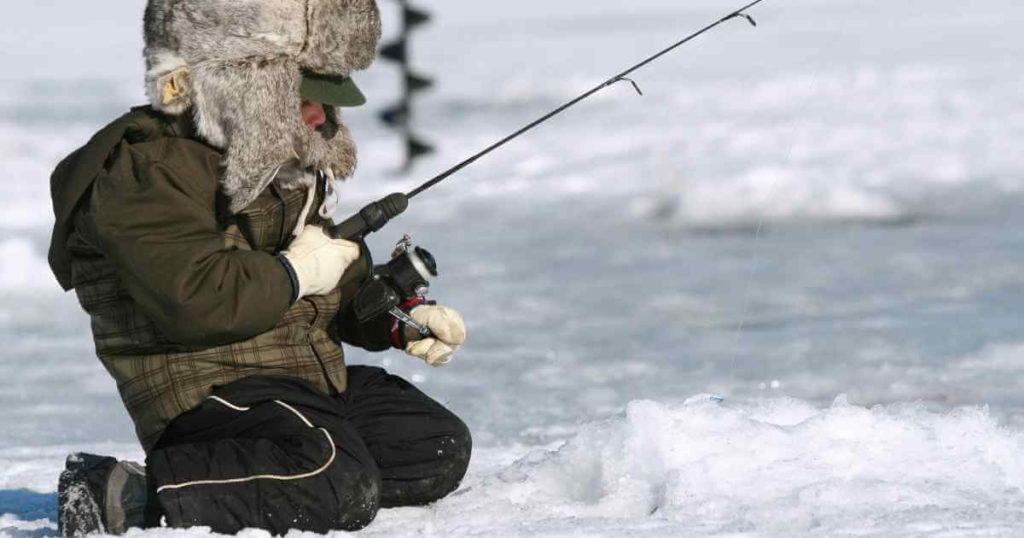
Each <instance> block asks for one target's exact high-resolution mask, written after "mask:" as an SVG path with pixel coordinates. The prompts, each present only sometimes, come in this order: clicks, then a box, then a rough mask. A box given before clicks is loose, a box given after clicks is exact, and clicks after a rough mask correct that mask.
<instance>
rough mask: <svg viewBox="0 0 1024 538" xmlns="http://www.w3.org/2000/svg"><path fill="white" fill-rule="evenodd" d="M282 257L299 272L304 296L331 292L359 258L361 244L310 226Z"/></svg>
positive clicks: (299, 286)
mask: <svg viewBox="0 0 1024 538" xmlns="http://www.w3.org/2000/svg"><path fill="white" fill-rule="evenodd" d="M281 256H282V257H283V258H285V259H286V260H288V263H289V264H290V265H291V267H292V270H293V271H294V272H295V279H296V280H297V281H298V288H299V294H298V298H299V299H301V298H303V297H307V296H309V295H326V294H328V293H330V292H331V290H333V289H334V288H335V286H337V285H338V282H339V281H340V280H341V275H342V274H344V273H345V270H346V269H348V266H350V265H352V262H354V261H356V260H357V259H359V245H358V244H356V243H353V242H352V241H347V240H345V239H331V238H330V237H328V236H327V234H326V233H324V231H323V229H322V228H320V227H319V226H306V227H305V228H303V230H302V233H300V234H299V235H298V236H297V237H296V238H295V239H293V240H292V243H291V244H290V245H288V250H286V251H284V252H282V253H281Z"/></svg>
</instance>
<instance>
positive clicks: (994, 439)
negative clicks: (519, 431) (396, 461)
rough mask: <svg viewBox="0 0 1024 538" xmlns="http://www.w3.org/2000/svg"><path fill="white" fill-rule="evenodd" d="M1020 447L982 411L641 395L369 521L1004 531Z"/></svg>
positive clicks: (672, 529)
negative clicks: (440, 495)
mask: <svg viewBox="0 0 1024 538" xmlns="http://www.w3.org/2000/svg"><path fill="white" fill-rule="evenodd" d="M1022 449H1024V437H1022V435H1021V434H1020V433H1019V432H1016V431H1010V430H1006V429H1003V428H1001V427H1000V426H999V425H998V424H997V423H996V422H995V420H994V419H993V418H992V417H991V416H989V414H988V411H987V410H986V409H979V408H964V409H959V410H956V411H953V412H950V413H946V414H936V413H932V412H929V411H927V410H926V409H925V408H924V406H922V405H918V404H898V405H892V406H878V407H874V408H871V409H867V408H863V407H857V406H852V405H848V404H847V403H846V400H845V397H842V396H841V397H839V398H837V399H836V402H835V403H834V404H833V405H832V406H831V407H830V408H828V409H824V410H818V409H815V408H814V407H813V406H811V405H810V404H808V403H806V402H802V401H798V400H791V399H773V400H762V401H756V402H751V403H743V404H730V403H725V404H719V403H717V402H716V401H715V399H714V398H707V397H699V398H692V399H691V400H689V401H688V402H687V403H686V404H683V405H676V406H671V405H665V404H661V403H657V402H653V401H635V402H633V403H631V404H629V406H628V408H627V410H626V412H625V416H624V417H622V418H618V419H614V420H610V421H606V422H602V423H595V424H590V425H585V426H583V427H581V429H580V431H579V433H578V435H577V436H576V437H574V438H573V439H571V440H569V441H568V442H566V443H565V444H564V445H562V446H560V447H558V448H555V449H545V450H534V451H531V452H529V453H528V454H527V455H526V456H525V457H523V458H521V459H519V460H518V461H516V462H515V463H513V464H511V465H507V466H505V467H504V468H501V469H499V470H497V471H496V472H495V473H494V474H493V475H491V476H489V477H486V478H484V479H482V480H480V481H478V482H477V483H475V484H474V483H471V484H469V486H468V487H467V488H465V489H464V490H463V491H462V492H460V493H458V494H456V495H455V496H453V497H450V498H449V499H447V500H445V501H443V502H442V503H440V504H439V505H438V506H437V507H436V508H435V509H433V510H432V511H430V512H428V513H424V512H425V510H423V509H419V510H412V509H406V510H405V511H404V512H407V513H405V514H402V512H403V510H399V511H394V512H392V513H384V514H382V515H383V517H382V518H381V521H380V522H379V523H378V524H375V525H374V527H371V529H370V531H371V533H374V532H384V533H388V534H391V533H395V532H409V533H410V534H411V533H412V532H413V531H414V530H424V531H428V532H430V531H434V532H438V533H440V534H442V535H468V534H474V533H476V532H480V531H482V530H484V529H485V528H488V527H491V530H494V529H493V526H494V525H495V524H498V522H499V521H500V528H501V529H502V531H503V532H504V533H509V534H513V535H515V534H519V533H527V532H529V533H540V534H547V535H560V534H564V533H566V532H570V531H574V532H579V531H581V530H585V533H586V534H588V535H590V534H597V535H600V534H603V533H604V532H605V529H615V530H614V531H608V534H609V535H621V534H622V532H623V529H624V526H625V528H626V529H629V530H632V531H636V532H640V533H644V534H649V535H676V536H694V535H703V534H718V533H735V532H751V533H755V535H757V536H790V535H792V533H799V534H800V535H810V534H813V535H829V536H834V535H839V534H842V535H846V534H857V535H866V536H891V535H896V534H902V535H907V534H914V533H927V532H932V531H938V530H943V531H945V532H947V533H948V534H944V535H948V536H960V535H967V534H971V533H976V532H979V531H980V530H981V529H985V530H986V531H987V532H992V533H994V534H996V535H999V534H1001V532H1003V531H1005V532H1007V533H1009V529H1011V528H1012V527H1013V525H1015V524H1019V523H1020V522H1021V520H1022V519H1024V510H1020V509H1019V508H1017V506H1020V505H1021V503H1022V502H1024V498H1022V495H1021V491H1020V487H1021V485H1022V484H1024V466H1022V464H1021V463H1020V461H1019V454H1020V453H1021V452H1022ZM396 512H397V513H396ZM395 516H399V517H395ZM510 520H511V521H510ZM611 521H614V523H611ZM609 523H611V524H610V525H609ZM410 525H412V526H413V527H414V528H410ZM958 529H959V530H958ZM958 533H962V534H958Z"/></svg>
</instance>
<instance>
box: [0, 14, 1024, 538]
mask: <svg viewBox="0 0 1024 538" xmlns="http://www.w3.org/2000/svg"><path fill="white" fill-rule="evenodd" d="M104 6H105V7H107V9H97V8H96V6H95V5H94V4H92V3H82V2H71V1H69V0H54V1H48V2H37V3H31V4H15V3H9V5H8V4H5V5H4V6H3V7H0V21H3V22H0V25H2V26H3V31H0V47H2V48H3V50H4V51H6V52H5V54H4V55H3V56H0V66H2V67H3V70H2V71H0V163H2V169H0V170H2V172H3V174H2V175H0V184H2V185H3V192H4V196H3V197H0V337H2V342H3V347H2V349H0V369H2V370H0V372H2V375H3V378H2V379H3V380H2V381H0V535H9V536H19V537H20V536H45V535H52V534H53V533H55V532H56V524H55V521H56V520H55V502H56V494H55V489H56V483H57V474H58V473H59V471H60V470H61V468H62V466H63V459H64V457H65V455H66V454H67V453H69V452H72V451H76V450H87V451H93V452H98V453H103V454H111V455H115V456H117V457H120V458H128V459H140V458H141V457H142V454H141V451H140V450H139V448H138V447H137V446H136V445H135V441H134V438H133V434H132V431H131V426H130V422H129V420H128V417H127V415H126V413H125V412H124V411H123V409H122V406H121V404H120V401H119V399H118V396H117V393H116V387H115V386H114V385H113V383H112V382H111V381H110V379H109V376H108V375H107V374H106V372H105V371H104V370H103V368H102V366H101V365H100V364H99V362H98V361H97V360H96V359H95V358H94V357H93V346H92V340H91V337H90V334H89V325H88V319H87V318H86V317H85V315H84V314H83V313H81V311H80V309H79V307H78V304H77V301H76V300H75V298H74V297H73V295H65V294H63V293H61V292H60V290H59V287H58V285H57V283H56V282H55V281H54V279H53V277H52V276H51V275H50V273H49V270H48V267H47V265H46V247H47V244H48V235H49V226H50V223H51V221H50V219H51V215H50V210H49V201H48V188H49V186H48V181H47V178H48V176H49V172H50V170H51V169H52V167H53V165H54V164H55V163H56V162H57V160H59V159H60V158H61V157H62V156H63V155H65V154H66V153H68V152H69V151H71V150H73V149H74V148H75V147H77V146H78V145H80V144H81V143H83V142H84V141H85V140H86V139H87V138H88V137H89V136H90V135H91V134H92V133H93V132H94V131H95V130H96V129H97V128H99V127H100V126H102V125H103V124H104V123H105V122H106V121H108V120H110V119H112V118H114V117H116V116H117V115H119V114H120V113H122V112H123V111H124V110H126V109H127V108H128V107H129V106H132V105H135V104H138V103H140V102H142V93H141V88H142V84H141V80H142V74H141V73H142V65H141V55H140V50H141V38H140V37H139V35H138V33H139V21H140V19H141V10H142V6H143V2H142V1H141V0H130V1H129V0H118V1H108V2H105V3H104ZM382 7H383V8H384V9H385V12H386V16H387V18H386V23H390V25H391V28H390V31H391V32H393V31H394V21H395V15H396V13H394V8H395V6H394V5H393V4H389V3H387V2H382ZM424 7H427V8H428V9H429V10H431V11H432V12H433V13H434V15H435V17H436V21H435V23H434V24H432V25H431V26H429V27H427V28H426V29H424V30H423V31H420V32H418V33H416V34H415V35H414V38H413V49H412V50H413V57H414V63H415V64H416V68H417V70H418V71H422V72H424V73H425V74H428V75H431V76H434V77H436V78H437V80H438V86H437V88H436V90H435V91H434V92H431V93H429V94H426V95H425V96H424V97H423V98H421V99H419V100H418V101H417V110H418V111H419V112H420V116H419V117H418V119H417V127H416V130H417V131H418V132H419V133H421V134H422V135H423V136H424V137H425V138H427V139H428V140H432V141H434V142H436V143H438V144H439V149H440V151H439V153H438V154H437V155H436V156H434V157H432V158H430V159H427V160H426V161H425V162H423V163H422V164H421V165H420V166H419V167H418V168H417V169H416V170H415V171H414V173H411V174H397V173H396V172H395V167H396V165H397V163H396V155H397V154H398V152H399V150H400V147H399V144H400V142H399V140H398V138H397V137H396V136H394V134H393V133H391V132H389V131H387V130H386V129H385V128H383V127H381V126H380V125H379V124H378V123H377V120H376V118H375V114H376V111H377V110H379V109H381V108H383V107H384V106H386V105H387V104H389V103H390V102H391V101H392V100H393V99H395V98H396V91H397V81H396V71H395V69H394V68H393V67H392V66H389V65H387V64H384V63H379V64H377V65H376V66H375V67H374V68H373V69H371V70H370V71H368V72H366V73H362V74H360V75H359V78H358V79H357V80H358V82H359V83H360V86H361V87H362V88H363V89H364V91H365V92H366V93H367V94H368V95H369V96H370V104H371V106H369V107H367V108H365V109H361V110H353V111H351V112H349V113H347V119H348V121H349V123H350V125H351V127H352V130H353V132H354V135H355V137H356V139H357V141H358V142H359V148H360V168H359V172H358V174H357V177H356V178H355V179H354V180H352V181H350V182H348V183H347V184H346V185H345V186H344V188H343V204H342V207H341V208H340V209H339V211H338V214H339V215H345V214H348V213H350V212H351V211H352V210H354V209H356V208H358V207H360V206H361V205H362V204H363V203H365V202H366V201H368V200H370V199H371V198H372V197H374V196H379V195H382V194H385V193H388V192H391V191H393V190H398V189H408V188H409V187H411V186H412V185H414V184H416V183H418V182H420V181H422V180H424V179H426V178H428V177H431V176H432V175H433V174H434V173H436V172H438V171H440V170H443V169H445V168H447V167H448V166H450V165H451V164H454V163H455V162H457V161H459V160H461V159H462V158H464V157H466V156H467V154H468V153H471V152H472V151H475V150H476V149H478V148H482V147H484V146H486V145H487V144H489V143H490V142H493V141H494V140H496V139H498V138H500V137H501V136H503V135H505V134H507V133H508V132H510V131H512V130H514V129H515V128H517V127H519V126H521V125H522V124H524V123H525V122H527V121H529V120H531V119H533V118H535V117H537V116H539V115H540V114H542V113H544V112H546V111H547V110H550V109H552V108H554V107H555V106H557V105H559V104H560V103H562V102H564V101H566V100H568V99H570V98H571V97H573V96H575V95H576V94H578V93H580V92H582V91H584V90H586V89H588V88H590V87H591V86H593V85H594V84H595V83H597V82H598V81H600V80H604V79H605V78H607V77H608V76H609V75H610V74H612V73H614V72H615V71H617V70H619V69H621V68H623V67H625V66H627V65H630V64H632V63H633V62H635V61H637V60H639V59H640V58H642V57H643V56H646V55H648V54H650V53H652V52H654V51H655V50H658V49H659V48H660V47H663V46H665V45H667V44H668V43H671V42H673V41H674V40H676V39H678V38H679V37H681V35H683V34H685V33H687V32H688V31H691V30H694V29H696V28H699V27H701V26H703V25H704V24H706V23H707V22H709V21H711V20H714V19H715V18H716V17H719V16H721V15H722V14H723V13H724V12H726V11H728V10H729V9H731V8H734V7H736V6H733V5H731V3H727V2H721V1H718V0H715V1H712V0H699V1H692V2H679V1H677V0H645V1H635V2H623V1H621V0H589V1H586V2H583V1H575V2H568V1H563V2H541V1H539V0H524V1H521V2H514V3H495V2H487V3H480V2H469V1H468V0H444V1H439V2H433V3H427V4H424ZM753 15H754V16H755V17H756V18H757V20H758V22H759V26H758V27H757V28H756V29H754V28H750V27H749V25H746V24H745V23H742V21H736V23H735V24H730V25H727V26H725V27H723V28H721V29H719V30H716V31H715V32H714V33H712V34H709V35H707V36H705V37H702V38H701V39H700V40H698V41H696V42H694V43H692V44H691V45H689V46H688V47H687V48H684V49H683V50H681V51H680V52H679V53H676V54H674V55H672V56H669V57H666V58H665V59H663V60H661V61H660V62H659V63H657V64H655V65H653V66H651V67H650V68H648V69H645V70H643V71H641V72H639V73H637V74H636V76H635V77H634V78H635V79H636V80H637V82H638V83H639V84H640V85H641V87H642V88H643V90H644V93H645V95H644V97H642V98H640V97H638V96H637V95H636V94H635V92H633V90H632V89H630V88H629V87H628V86H626V85H621V86H615V87H613V88H611V89H609V90H607V91H606V92H605V93H602V94H601V95H600V96H599V97H598V98H596V99H594V100H592V101H589V102H587V103H586V104H584V105H581V106H580V107H579V108H577V109H574V110H573V111H571V112H569V113H567V114H565V115H563V116H561V117H559V118H558V119H557V120H556V121H554V122H552V123H549V124H546V125H545V126H544V127H542V128H541V129H539V130H537V131H535V132H533V133H531V134H530V135H528V136H527V137H526V138H523V139H521V140H519V141H517V142H515V143H513V144H511V145H509V146H508V147H506V148H505V149H503V150H502V151H501V152H499V153H496V154H494V155H493V156H490V157H488V158H487V159H486V160H484V161H481V162H480V163H479V164H477V165H474V166H473V167H471V168H469V169H467V170H466V171H464V172H463V173H461V174H460V175H459V176H456V177H455V178H453V179H452V180H450V182H449V183H447V184H445V185H444V186H442V187H439V188H437V189H435V190H432V191H431V192H430V193H429V195H424V196H423V197H421V198H417V200H416V203H415V205H414V206H413V207H412V209H411V210H410V211H409V212H408V213H407V214H406V215H404V216H403V217H402V218H401V219H399V220H398V221H396V222H395V223H393V224H392V225H391V226H390V227H389V228H388V229H386V230H385V231H384V232H382V233H381V234H378V236H377V237H374V238H373V241H372V243H371V245H372V246H373V247H374V248H375V250H376V252H378V253H384V252H388V251H390V246H391V245H392V244H393V243H394V241H396V240H397V239H398V238H400V237H401V234H402V233H403V232H411V233H412V235H413V237H414V239H415V240H416V241H417V242H419V243H422V244H423V245H424V246H426V247H427V248H429V249H430V250H431V251H432V252H433V253H434V254H435V255H436V256H437V257H438V263H439V268H440V271H441V278H440V280H439V281H438V283H437V285H436V286H435V288H434V294H435V296H436V297H438V298H443V300H444V301H445V302H446V303H450V304H452V305H453V306H456V307H458V308H459V310H460V311H461V312H462V313H463V314H464V316H465V318H466V320H467V322H468V323H469V332H470V340H469V342H468V344H467V346H466V347H465V348H464V349H463V350H462V351H461V352H460V355H459V356H457V357H456V359H455V360H454V362H453V364H452V365H450V366H449V367H447V368H445V369H441V370H434V369H427V368H424V367H423V366H422V365H421V364H419V363H417V362H415V361H413V360H411V359H408V358H407V357H404V356H403V355H401V354H388V355H368V354H363V353H360V352H359V351H358V350H355V351H352V352H350V355H349V356H350V359H351V362H358V363H368V364H382V365H384V366H385V367H387V368H388V369H389V370H391V371H393V372H395V373H398V374H400V375H403V376H405V377H406V378H408V379H411V380H413V381H414V382H415V383H416V384H417V385H419V386H420V387H422V388H423V389H424V390H425V391H427V392H428V393H429V394H431V395H432V396H434V397H436V398H438V399H439V400H440V401H442V402H444V403H445V404H446V405H448V406H450V407H451V408H452V409H453V410H454V411H455V412H456V413H458V414H459V415H460V416H462V417H463V418H464V419H465V420H466V422H467V423H468V424H469V425H470V427H471V429H472V430H473V433H474V441H475V451H474V460H473V464H472V466H471V468H470V472H469V475H468V477H467V479H466V481H465V483H464V484H463V486H462V488H461V489H460V491H458V492H457V493H456V494H455V495H453V496H451V497H449V498H448V499H445V500H444V501H442V502H440V503H438V504H437V505H435V506H431V507H426V508H405V509H398V510H385V511H382V512H381V514H380V516H379V517H378V520H377V521H376V522H375V523H374V524H373V525H372V526H371V527H369V528H368V529H367V530H366V531H364V532H362V533H360V534H363V535H368V536H412V535H428V536H481V535H485V536H535V535H537V536H744V537H755V536H756V537H789V536H879V537H882V536H929V537H930V536H942V537H960V536H1020V535H1022V534H1024V531H1022V530H1021V529H1022V528H1024V521H1022V519H1024V499H1022V489H1021V488H1022V481H1024V468H1022V466H1021V463H1019V462H1020V461H1021V459H1020V454H1021V453H1022V448H1024V447H1022V446H1021V444H1022V442H1024V441H1022V439H1024V438H1022V435H1024V330H1022V329H1021V321H1020V320H1021V319H1024V307H1022V305H1024V271H1022V264H1024V234H1021V233H1020V230H1021V228H1022V225H1024V216H1022V215H1021V211H1020V209H1019V208H1020V207H1021V206H1022V202H1024V196H1022V195H1024V172H1022V170H1024V152H1022V151H1020V144H1021V141H1022V140H1024V71H1021V69H1020V65H1021V62H1022V60H1024V58H1022V55H1021V54H1022V53H1021V51H1024V37H1022V34H1021V33H1020V31H1019V28H1020V27H1021V25H1022V24H1024V5H1022V4H1020V3H1019V2H1013V1H1010V0H982V1H980V2H971V3H964V2H954V1H952V0H932V1H928V2H925V1H924V0H903V1H900V2H865V1H863V0H827V1H826V0H768V1H766V2H765V3H763V4H762V5H761V6H759V7H758V8H757V9H756V10H755V11H754V12H753ZM43 20H45V21H46V24H37V23H33V22H32V21H43ZM386 38H387V37H386ZM451 222H460V223H462V224H463V226H462V227H461V229H459V230H456V231H452V230H451V229H450V228H449V227H448V224H449V223H451ZM380 255H381V254H378V256H380ZM709 394H714V395H721V396H723V397H724V398H725V399H724V401H721V402H718V401H715V399H714V398H711V397H709V396H708V395H709ZM135 534H136V535H146V536H203V535H206V534H208V533H207V532H205V531H203V530H201V529H193V530H188V531H168V530H158V531H147V532H136V533H135ZM244 534H246V535H247V536H251V537H254V538H255V537H263V536H265V535H266V534H265V533H261V532H259V531H250V532H247V533H244Z"/></svg>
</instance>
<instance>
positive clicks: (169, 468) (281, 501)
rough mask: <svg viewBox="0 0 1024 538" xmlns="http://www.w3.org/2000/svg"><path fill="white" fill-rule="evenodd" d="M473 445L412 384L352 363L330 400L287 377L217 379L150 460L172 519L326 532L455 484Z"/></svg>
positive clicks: (423, 500)
mask: <svg viewBox="0 0 1024 538" xmlns="http://www.w3.org/2000/svg"><path fill="white" fill-rule="evenodd" d="M471 445H472V442H471V440H470V435H469V430H468V429H467V428H466V425H465V424H464V423H463V422H462V421H461V420H459V418H458V417H456V416H455V415H454V414H452V413H451V412H450V411H448V410H447V409H445V408H444V407H443V406H442V405H441V404H439V403H437V402H436V401H434V400H432V399H430V398H429V397H427V396H426V395H425V394H423V393H422V392H420V391H419V390H418V389H416V388H415V387H413V386H412V385H411V384H409V383H408V382H407V381H405V380H403V379H402V378H400V377H397V376H393V375H390V374H388V373H387V372H385V371H384V370H382V369H380V368H373V367H366V366H352V367H349V368H348V389H347V390H346V391H345V392H344V393H342V394H339V395H337V396H333V397H332V396H327V395H325V394H323V393H321V392H319V391H317V390H316V389H315V388H313V387H312V386H311V385H309V384H308V383H306V382H304V381H302V380H298V379H294V378H287V377H249V378H246V379H242V380H239V381H235V382H233V383H230V384H228V385H224V386H222V387H219V388H217V389H216V390H215V391H214V393H213V396H211V397H209V398H208V399H207V400H205V401H204V402H203V403H202V404H201V405H199V406H198V407H196V408H195V409H193V410H191V411H189V412H188V413H185V414H184V415H182V416H180V417H178V418H177V419H175V420H174V421H173V422H172V423H171V425H170V426H169V427H168V429H167V430H166V432H165V433H164V435H163V436H162V437H161V439H160V441H159V443H158V444H157V445H156V447H155V448H154V449H153V450H152V451H151V452H150V454H149V456H148V458H147V460H146V463H147V465H146V468H147V469H148V472H149V480H150V484H151V488H155V489H156V491H157V498H158V500H159V505H160V508H161V510H162V512H163V516H164V517H165V518H166V522H167V524H168V525H169V526H172V527H191V526H207V527H211V528H212V530H213V531H214V532H218V533H226V534H233V533H237V532H238V531H240V530H241V529H244V528H247V527H256V528H262V529H266V530H269V531H270V532H272V533H275V534H284V533H285V532H287V531H288V530H289V529H300V530H304V531H312V532H317V533H326V532H327V531H330V530H356V529H360V528H362V527H365V526H366V525H368V524H369V523H370V522H371V521H373V518H374V517H375V516H376V514H377V510H378V509H379V508H381V507H394V506H415V505H423V504H428V503H431V502H433V501H436V500H438V499H440V498H442V497H444V496H445V495H447V494H449V493H451V492H452V491H454V490H455V488H456V487H458V485H459V482H460V481H461V480H462V477H463V475H464V474H465V472H466V467H467V466H468V465H469V457H470V452H471V448H472V447H471Z"/></svg>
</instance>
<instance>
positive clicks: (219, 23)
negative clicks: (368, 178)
mask: <svg viewBox="0 0 1024 538" xmlns="http://www.w3.org/2000/svg"><path fill="white" fill-rule="evenodd" d="M144 31H145V43H146V47H145V51H144V54H145V57H146V94H147V95H148V96H149V99H150V102H151V103H152V105H153V107H154V108H156V109H157V110H160V111H163V112H165V113H167V114H172V115H178V114H183V113H186V112H191V113H192V114H193V116H194V120H195V124H196V128H197V131H198V133H199V135H200V136H202V137H203V138H204V139H205V140H206V142H208V143H210V144H211V145H213V146H216V147H219V148H221V149H223V150H224V154H225V156H224V163H223V164H224V172H223V187H224V192H225V194H227V196H228V197H229V199H230V209H231V211H232V212H237V211H240V210H241V209H243V208H244V207H245V206H247V205H249V203H251V202H252V201H253V200H255V199H256V197H257V196H259V194H260V192H262V191H263V189H264V188H266V186H267V185H268V184H269V183H270V182H271V181H273V180H274V179H275V176H277V171H278V170H279V169H280V168H281V167H282V166H283V165H286V164H297V165H298V166H299V167H301V168H304V169H314V170H323V171H325V172H328V173H329V174H330V175H333V176H336V177H339V178H345V177H349V176H351V175H352V173H353V171H354V170H355V164H356V156H355V145H354V143H353V142H352V139H351V136H350V134H349V131H348V129H346V128H345V126H344V125H343V124H342V123H341V116H340V113H339V111H338V109H337V108H335V107H327V106H325V107H324V108H325V110H326V112H327V121H328V125H327V126H326V128H324V129H321V130H319V131H313V130H312V129H310V128H309V127H307V126H306V125H304V124H303V123H302V120H301V117H300V112H299V111H300V107H301V102H302V101H301V97H300V96H299V85H300V83H301V80H302V72H303V71H312V72H316V73H321V74H330V75H341V76H348V75H349V74H350V73H351V71H352V70H355V69H365V68H367V67H369V65H370V64H371V63H372V62H373V59H374V57H375V56H376V48H377V43H378V41H379V40H380V34H381V28H380V14H379V12H378V9H377V5H376V3H375V0H149V2H148V5H147V6H146V14H145V21H144ZM308 177H309V176H303V177H300V178H298V179H296V178H294V177H293V178H292V179H284V178H283V177H282V178H279V179H278V181H279V182H283V184H282V185H281V186H282V187H284V188H289V189H290V188H299V187H306V186H307V185H306V184H304V183H305V182H308Z"/></svg>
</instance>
